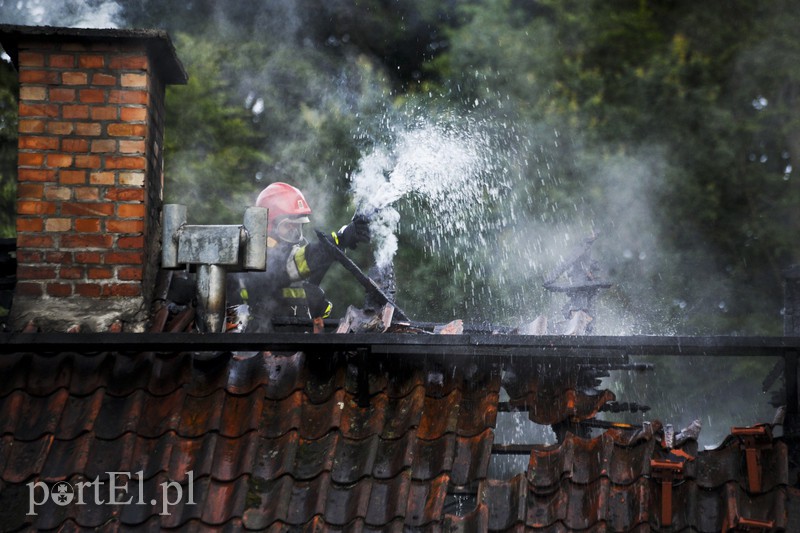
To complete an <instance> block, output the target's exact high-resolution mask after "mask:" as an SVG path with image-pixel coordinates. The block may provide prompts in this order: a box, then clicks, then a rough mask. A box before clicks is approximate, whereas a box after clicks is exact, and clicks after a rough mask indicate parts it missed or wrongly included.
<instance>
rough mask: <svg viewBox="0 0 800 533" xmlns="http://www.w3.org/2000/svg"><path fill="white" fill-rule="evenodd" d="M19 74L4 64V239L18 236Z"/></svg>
mask: <svg viewBox="0 0 800 533" xmlns="http://www.w3.org/2000/svg"><path fill="white" fill-rule="evenodd" d="M17 98H18V83H17V73H16V72H15V71H14V68H13V67H12V66H11V63H9V62H6V61H0V237H14V236H15V235H16V217H15V213H16V211H17V210H16V194H17Z"/></svg>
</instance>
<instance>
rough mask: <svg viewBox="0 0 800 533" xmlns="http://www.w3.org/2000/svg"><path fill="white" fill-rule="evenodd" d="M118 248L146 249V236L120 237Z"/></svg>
mask: <svg viewBox="0 0 800 533" xmlns="http://www.w3.org/2000/svg"><path fill="white" fill-rule="evenodd" d="M117 248H120V249H123V250H143V249H144V236H142V235H139V236H138V237H120V238H118V239H117Z"/></svg>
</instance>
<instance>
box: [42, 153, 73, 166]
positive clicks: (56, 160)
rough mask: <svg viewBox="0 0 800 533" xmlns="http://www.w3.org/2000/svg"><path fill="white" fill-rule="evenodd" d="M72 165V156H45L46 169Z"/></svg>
mask: <svg viewBox="0 0 800 533" xmlns="http://www.w3.org/2000/svg"><path fill="white" fill-rule="evenodd" d="M71 165H72V156H71V155H67V154H47V166H48V167H56V168H61V167H68V166H71Z"/></svg>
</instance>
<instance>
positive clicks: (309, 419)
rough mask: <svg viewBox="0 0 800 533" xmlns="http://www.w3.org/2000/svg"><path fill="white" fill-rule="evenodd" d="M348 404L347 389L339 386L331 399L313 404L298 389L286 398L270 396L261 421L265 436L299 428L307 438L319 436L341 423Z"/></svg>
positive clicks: (260, 424)
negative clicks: (271, 397) (279, 398)
mask: <svg viewBox="0 0 800 533" xmlns="http://www.w3.org/2000/svg"><path fill="white" fill-rule="evenodd" d="M344 406H345V393H344V390H341V389H339V390H337V391H336V393H335V394H334V395H333V396H331V397H330V398H329V399H328V401H327V402H325V403H322V404H318V405H317V404H313V403H310V402H309V401H308V398H307V397H306V395H305V394H304V393H303V391H300V390H297V391H295V392H293V393H292V394H291V395H289V396H288V397H287V398H285V399H283V400H266V401H264V407H263V410H262V417H261V421H260V423H259V426H258V427H260V428H261V431H262V432H263V434H264V436H265V437H268V438H275V437H280V436H281V435H283V434H285V433H286V432H288V431H289V430H292V429H294V430H297V431H298V432H299V433H300V435H301V436H302V437H303V438H306V439H311V440H313V439H318V438H320V437H322V436H323V435H325V434H326V433H328V431H330V430H331V429H332V428H337V427H339V424H340V420H341V417H342V410H343V409H344Z"/></svg>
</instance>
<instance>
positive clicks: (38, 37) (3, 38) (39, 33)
mask: <svg viewBox="0 0 800 533" xmlns="http://www.w3.org/2000/svg"><path fill="white" fill-rule="evenodd" d="M30 40H35V41H46V42H58V43H63V42H65V41H80V42H85V43H106V42H109V41H115V42H127V43H138V44H142V45H144V46H146V47H147V49H148V50H149V51H150V53H151V56H152V58H153V61H154V62H155V64H156V68H158V70H159V71H160V72H161V75H162V76H163V80H164V83H168V84H184V83H186V81H187V80H188V74H187V73H186V70H185V69H184V67H183V64H182V63H181V61H180V59H178V55H177V53H176V51H175V46H174V45H173V43H172V39H170V37H169V34H167V32H166V31H163V30H152V29H116V28H63V27H55V26H19V25H13V24H0V45H2V46H3V48H4V49H5V51H6V53H7V54H8V55H9V56H10V57H11V62H12V63H13V64H14V67H15V68H19V63H18V51H19V44H20V42H25V41H30Z"/></svg>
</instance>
